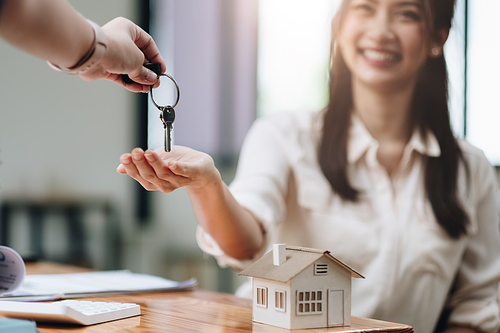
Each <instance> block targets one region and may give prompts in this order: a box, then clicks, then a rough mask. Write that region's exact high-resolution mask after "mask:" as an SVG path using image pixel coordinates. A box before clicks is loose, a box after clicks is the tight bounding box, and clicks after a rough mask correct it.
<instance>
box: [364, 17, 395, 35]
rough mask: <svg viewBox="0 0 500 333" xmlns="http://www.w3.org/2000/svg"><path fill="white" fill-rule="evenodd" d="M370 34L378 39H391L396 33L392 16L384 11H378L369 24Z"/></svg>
mask: <svg viewBox="0 0 500 333" xmlns="http://www.w3.org/2000/svg"><path fill="white" fill-rule="evenodd" d="M368 29H369V31H368V35H369V36H370V37H371V38H373V39H374V40H376V41H384V40H390V39H392V38H394V36H395V34H394V31H393V30H392V24H391V18H390V15H388V13H385V12H384V11H377V13H376V15H374V16H372V18H371V19H370V23H369V25H368Z"/></svg>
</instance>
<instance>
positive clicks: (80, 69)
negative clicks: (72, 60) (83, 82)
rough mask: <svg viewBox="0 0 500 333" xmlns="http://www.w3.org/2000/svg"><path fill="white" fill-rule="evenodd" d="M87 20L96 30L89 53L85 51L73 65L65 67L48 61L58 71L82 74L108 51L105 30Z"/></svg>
mask: <svg viewBox="0 0 500 333" xmlns="http://www.w3.org/2000/svg"><path fill="white" fill-rule="evenodd" d="M87 21H89V23H90V24H91V25H92V30H93V31H94V41H93V42H92V46H91V47H90V49H89V50H88V51H87V53H85V54H84V55H83V57H81V58H80V60H79V61H78V62H77V63H76V65H74V66H73V67H70V68H63V67H60V66H58V65H55V64H53V63H51V62H49V61H47V63H48V64H49V66H50V67H52V68H53V69H55V70H56V71H58V72H63V73H66V74H76V75H80V74H84V73H86V72H88V71H90V70H91V69H92V68H94V67H95V65H97V63H99V61H100V60H101V59H102V57H103V56H104V53H105V52H106V46H107V44H108V41H107V39H106V36H105V35H104V31H102V29H101V27H100V26H99V25H97V24H96V23H94V22H92V21H90V20H87Z"/></svg>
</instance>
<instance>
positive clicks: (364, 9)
mask: <svg viewBox="0 0 500 333" xmlns="http://www.w3.org/2000/svg"><path fill="white" fill-rule="evenodd" d="M354 10H356V11H358V12H362V13H370V14H371V13H373V12H374V11H375V9H374V8H373V7H372V6H370V5H368V4H359V5H356V6H355V7H354Z"/></svg>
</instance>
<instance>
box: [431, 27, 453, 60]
mask: <svg viewBox="0 0 500 333" xmlns="http://www.w3.org/2000/svg"><path fill="white" fill-rule="evenodd" d="M449 34H450V29H448V28H443V29H440V30H438V31H437V32H436V34H435V35H434V40H433V41H432V43H431V48H430V50H429V57H431V58H438V57H440V56H441V55H442V54H443V47H444V43H446V40H447V39H448V36H449Z"/></svg>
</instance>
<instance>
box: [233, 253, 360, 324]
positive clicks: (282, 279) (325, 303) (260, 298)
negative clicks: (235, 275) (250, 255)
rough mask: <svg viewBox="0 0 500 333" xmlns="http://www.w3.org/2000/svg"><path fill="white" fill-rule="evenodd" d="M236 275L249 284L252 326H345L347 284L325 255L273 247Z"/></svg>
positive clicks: (347, 273)
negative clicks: (257, 324) (249, 278)
mask: <svg viewBox="0 0 500 333" xmlns="http://www.w3.org/2000/svg"><path fill="white" fill-rule="evenodd" d="M239 275H242V276H250V277H252V278H253V321H255V322H259V323H263V324H268V325H273V326H279V327H283V328H287V329H306V328H319V327H333V326H349V325H350V323H351V278H352V277H356V278H363V279H364V277H363V276H362V275H361V274H359V273H358V272H356V271H355V270H353V269H352V268H350V267H349V266H347V265H346V264H344V263H343V262H341V261H340V260H338V259H336V258H335V257H333V256H332V255H331V254H330V252H329V251H326V250H318V249H310V248H303V247H294V246H285V244H274V247H273V251H271V252H269V253H267V254H265V255H264V256H263V257H262V258H260V259H259V260H257V261H256V262H255V263H253V264H252V265H251V266H249V267H247V268H246V269H245V270H243V271H242V272H241V273H240V274H239Z"/></svg>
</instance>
